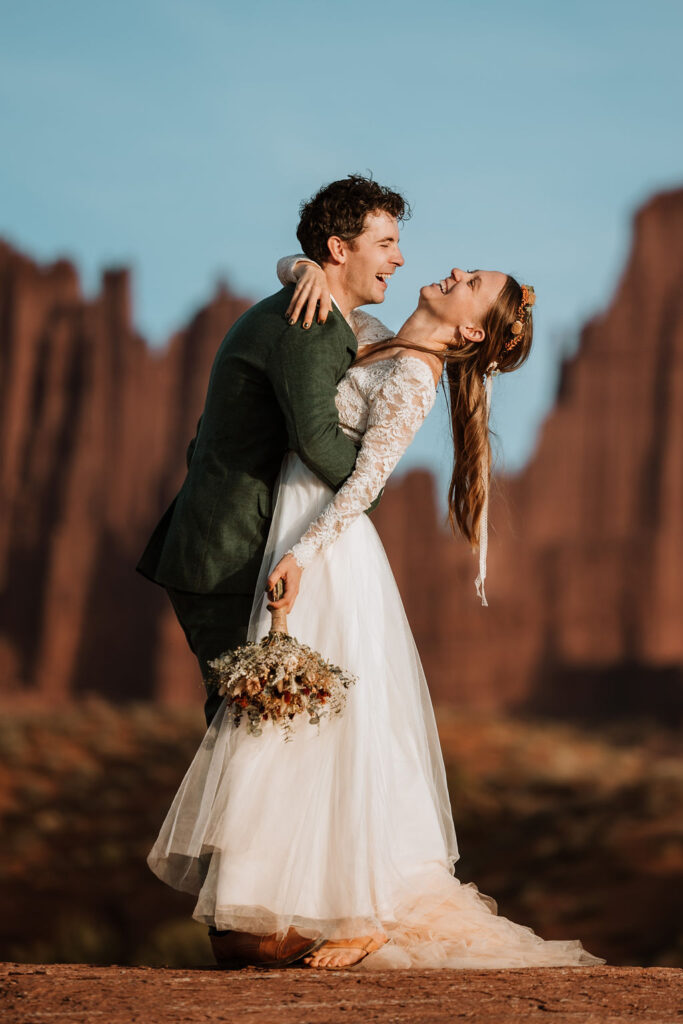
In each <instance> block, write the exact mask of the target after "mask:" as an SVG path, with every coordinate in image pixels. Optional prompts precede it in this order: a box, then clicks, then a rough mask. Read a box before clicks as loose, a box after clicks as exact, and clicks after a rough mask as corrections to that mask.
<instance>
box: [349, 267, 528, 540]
mask: <svg viewBox="0 0 683 1024" xmlns="http://www.w3.org/2000/svg"><path fill="white" fill-rule="evenodd" d="M521 302H522V288H521V285H520V284H519V283H518V282H517V281H516V280H515V279H514V277H510V275H509V274H508V275H507V277H506V279H505V284H504V285H503V287H502V288H501V290H500V292H499V293H498V297H497V298H496V300H495V302H494V303H493V304H492V306H491V307H490V308H489V310H488V312H487V313H486V316H485V317H484V320H483V323H482V328H483V330H484V334H485V337H484V340H483V341H479V342H474V341H466V340H465V339H464V338H463V337H461V336H460V334H459V332H456V336H455V337H454V340H453V343H452V344H451V345H449V346H448V349H447V351H446V353H445V365H444V370H445V373H446V378H447V381H448V398H449V402H448V404H449V412H450V421H451V437H452V439H453V472H452V475H451V482H450V486H449V488H448V521H449V523H450V526H451V529H452V531H453V533H454V534H456V535H457V534H458V533H461V534H462V535H463V536H464V537H466V539H467V540H468V541H469V543H470V545H471V546H472V548H473V550H476V549H477V548H478V547H479V535H480V525H481V514H482V510H483V507H484V495H485V493H486V489H487V488H488V485H489V481H490V473H491V470H490V466H491V440H490V436H489V433H490V431H489V426H488V416H487V412H486V396H485V389H484V377H485V374H486V371H487V369H488V367H489V366H490V365H491V363H492V362H496V363H497V364H498V370H499V371H500V372H501V373H511V372H512V371H513V370H516V369H517V368H518V367H519V366H521V365H522V363H524V362H525V361H526V359H527V357H528V355H529V352H530V351H531V343H532V340H533V333H534V326H533V316H532V312H531V308H530V307H527V308H526V313H525V317H524V330H523V332H522V334H521V335H513V334H512V332H511V327H512V325H513V323H514V322H515V321H516V320H517V316H518V311H519V308H520V305H521ZM515 339H517V340H515ZM397 341H398V342H399V346H400V347H401V348H410V349H416V350H417V351H420V352H429V353H430V354H431V355H434V350H433V349H428V348H425V347H424V346H423V345H418V344H416V343H413V342H410V341H407V340H405V341H404V340H403V338H398V339H396V338H389V339H387V340H386V341H376V342H372V343H370V344H369V345H365V346H364V347H363V352H362V354H361V355H359V356H358V357H357V358H356V360H355V361H354V366H355V365H358V364H359V363H362V362H364V361H365V360H366V359H368V358H370V356H372V355H374V354H375V353H376V352H381V351H382V350H383V349H390V348H396V347H397ZM513 341H514V344H513ZM506 344H507V345H508V346H509V347H508V348H507V349H506V347H505V346H506ZM485 474H486V476H485Z"/></svg>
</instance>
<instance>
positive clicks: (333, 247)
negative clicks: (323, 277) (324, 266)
mask: <svg viewBox="0 0 683 1024" xmlns="http://www.w3.org/2000/svg"><path fill="white" fill-rule="evenodd" d="M327 251H328V252H329V254H330V262H331V263H337V264H341V263H346V242H345V241H344V240H343V239H342V238H340V237H339V235H330V237H329V238H328V239H327Z"/></svg>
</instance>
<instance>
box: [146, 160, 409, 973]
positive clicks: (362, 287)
mask: <svg viewBox="0 0 683 1024" xmlns="http://www.w3.org/2000/svg"><path fill="white" fill-rule="evenodd" d="M406 212H407V208H406V204H405V202H404V200H403V198H402V197H401V196H400V195H398V193H396V192H393V191H391V190H390V189H388V188H384V187H382V186H381V185H379V184H377V182H374V181H372V180H370V179H367V178H363V177H361V176H359V175H350V176H349V177H348V178H345V179H342V180H340V181H335V182H332V184H330V185H327V186H326V187H325V188H323V189H321V190H320V191H319V192H318V193H317V195H315V196H314V197H313V198H312V199H311V200H310V201H309V202H308V203H306V204H305V205H304V206H302V209H301V219H300V223H299V227H298V229H297V237H298V238H299V241H300V243H301V245H302V248H303V251H304V253H305V254H306V256H308V257H309V258H310V259H312V260H314V261H316V262H318V263H319V264H320V265H321V266H322V267H323V270H324V271H325V275H326V277H327V280H328V284H329V286H330V292H331V293H332V296H333V297H334V302H335V306H334V308H333V309H332V310H331V311H330V313H329V315H327V316H325V312H326V311H322V310H321V315H320V316H319V317H318V319H317V321H316V320H315V318H314V316H313V315H312V314H313V310H312V309H311V308H310V305H309V307H308V308H307V311H306V316H305V321H304V325H303V329H302V328H300V327H299V326H298V325H297V324H296V315H297V314H296V313H294V315H292V309H291V308H290V307H291V306H292V298H293V289H292V288H291V287H289V288H283V289H282V290H281V291H279V292H277V293H276V294H274V295H271V296H269V297H268V298H266V299H264V300H263V301H262V302H259V303H258V304H257V305H255V306H253V307H252V308H251V309H249V310H248V311H247V312H246V313H245V314H244V315H243V316H242V317H240V319H239V320H238V321H237V322H236V323H235V324H234V325H233V326H232V327H231V329H230V330H229V331H228V333H227V334H226V336H225V338H224V339H223V341H222V343H221V345H220V347H219V349H218V352H217V354H216V358H215V360H214V363H213V367H212V370H211V376H210V379H209V386H208V391H207V396H206V403H205V406H204V411H203V413H202V416H201V419H200V421H199V424H198V430H197V435H196V437H195V438H194V439H193V441H192V442H191V443H190V446H189V448H188V452H187V476H186V478H185V481H184V483H183V485H182V487H181V489H180V491H179V493H178V495H177V496H176V497H175V499H174V500H173V502H172V504H171V505H170V507H169V508H168V509H167V511H166V512H165V514H164V516H163V517H162V519H161V521H160V522H159V524H158V525H157V527H156V529H155V530H154V533H153V534H152V537H151V539H150V541H149V543H148V545H147V547H146V549H145V551H144V553H143V555H142V557H141V559H140V561H139V563H138V565H137V569H138V571H139V572H141V573H142V574H143V575H145V576H147V577H148V578H149V579H151V580H153V581H154V582H155V583H158V584H160V585H161V586H163V587H165V588H166V591H167V593H168V595H169V598H170V600H171V603H172V604H173V607H174V609H175V612H176V615H177V616H178V619H179V621H180V624H181V626H182V627H183V629H184V631H185V635H186V637H187V640H188V643H189V645H190V647H191V649H192V651H193V652H194V653H195V655H196V656H197V659H198V661H199V665H200V668H201V671H202V676H203V678H204V680H205V683H206V687H207V700H206V704H205V714H206V721H207V724H209V723H210V722H211V719H212V718H213V716H214V714H215V713H216V711H217V710H218V708H219V706H220V703H221V700H222V698H221V697H220V696H219V695H218V693H217V692H216V690H215V689H214V688H212V687H211V685H210V682H209V667H208V662H209V661H211V660H212V659H214V658H216V657H218V656H219V655H220V654H222V653H224V652H225V651H226V650H230V649H232V648H235V647H237V646H239V645H240V644H242V643H244V642H245V641H246V639H247V630H248V625H249V616H250V613H251V607H252V603H253V598H254V590H255V587H256V582H257V578H258V573H259V569H260V566H261V561H262V558H263V554H264V551H265V546H266V541H267V538H268V530H269V526H270V521H271V518H272V502H273V488H274V484H275V480H276V477H277V474H278V471H279V469H280V465H281V463H282V459H283V457H284V455H285V452H286V451H287V450H288V449H292V450H294V451H295V452H296V453H297V454H298V455H299V457H300V458H301V459H302V461H303V462H304V463H305V464H306V465H307V466H308V467H309V468H310V469H311V470H312V471H313V472H314V473H315V474H316V475H317V476H318V477H319V478H320V479H321V480H322V481H323V482H324V483H326V484H328V486H329V487H331V488H332V489H333V490H334V491H337V490H338V489H339V488H340V487H341V485H342V484H343V483H344V481H345V480H346V479H347V477H348V476H349V475H350V473H351V472H352V470H353V468H354V463H355V460H356V455H357V451H358V449H357V447H356V445H355V444H354V442H353V441H352V440H351V439H350V438H349V437H347V435H346V434H344V432H343V431H342V429H341V427H340V426H339V418H338V414H337V407H336V405H335V395H336V390H337V385H338V383H339V381H340V380H341V378H342V377H343V376H344V374H345V373H346V371H347V369H348V368H349V366H350V365H351V363H352V362H353V360H354V358H355V356H356V351H357V347H358V346H357V342H356V338H355V335H354V333H353V331H352V330H351V328H350V327H349V325H348V323H347V321H346V319H345V318H346V317H347V316H348V315H349V313H350V312H351V310H352V309H354V308H356V307H357V306H362V305H366V304H368V303H378V302H382V301H383V300H384V294H385V292H386V288H387V279H388V277H389V276H390V275H391V274H393V273H394V271H395V270H396V268H397V267H399V266H402V264H403V257H402V255H401V252H400V249H399V246H398V225H399V222H400V221H401V220H403V219H404V218H405V217H406ZM321 321H322V322H321ZM379 497H380V495H378V497H377V498H376V499H375V501H374V502H373V504H372V505H371V506H370V509H369V510H368V511H370V510H371V509H372V508H374V507H375V506H376V505H377V502H378V501H379ZM211 939H212V944H213V946H214V952H215V953H216V957H217V959H218V960H219V962H226V961H227V960H236V961H237V962H248V963H261V964H265V963H270V964H280V965H282V964H284V963H289V962H291V961H292V960H294V959H298V958H299V957H300V956H303V955H305V954H306V953H307V952H309V951H310V949H311V948H312V943H311V941H310V940H308V939H302V937H301V936H298V935H297V934H296V933H295V932H293V930H292V934H290V935H288V936H287V937H286V939H285V940H283V941H280V942H277V940H276V939H275V937H270V936H266V937H259V936H249V935H246V934H244V933H236V932H229V933H216V932H215V930H214V931H212V935H211Z"/></svg>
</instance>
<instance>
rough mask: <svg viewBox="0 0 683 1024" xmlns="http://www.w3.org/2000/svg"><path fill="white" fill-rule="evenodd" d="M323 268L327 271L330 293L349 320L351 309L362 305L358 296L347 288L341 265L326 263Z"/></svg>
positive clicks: (342, 313)
mask: <svg viewBox="0 0 683 1024" xmlns="http://www.w3.org/2000/svg"><path fill="white" fill-rule="evenodd" d="M323 270H324V271H325V277H326V278H327V284H328V286H329V289H330V294H331V295H333V296H334V301H335V302H336V303H337V305H338V307H339V312H340V313H341V315H342V316H343V317H344V319H345V320H348V318H349V314H350V313H351V311H352V310H354V309H356V308H357V307H358V306H359V305H360V303H359V302H358V301H357V296H355V295H352V294H350V293H349V291H348V290H347V289H346V288H345V286H344V280H343V278H342V275H341V274H340V272H339V271H340V268H339V267H336V266H334V265H333V264H332V263H326V264H325V266H324V267H323Z"/></svg>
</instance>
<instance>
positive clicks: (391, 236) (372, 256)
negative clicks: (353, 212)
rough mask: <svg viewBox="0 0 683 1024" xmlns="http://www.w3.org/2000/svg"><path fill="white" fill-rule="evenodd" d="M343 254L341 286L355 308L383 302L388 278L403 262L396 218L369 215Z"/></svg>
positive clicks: (379, 214)
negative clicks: (342, 281)
mask: <svg viewBox="0 0 683 1024" xmlns="http://www.w3.org/2000/svg"><path fill="white" fill-rule="evenodd" d="M344 253H345V264H344V286H345V289H346V291H347V294H349V295H350V296H352V297H353V302H354V306H365V305H367V304H368V303H370V302H384V295H385V292H386V290H387V282H388V280H389V278H390V277H391V275H392V274H393V273H394V271H395V270H396V268H397V267H402V266H403V263H404V262H405V261H404V259H403V256H402V255H401V250H400V249H399V247H398V221H397V220H396V218H395V217H391V216H390V215H389V214H388V213H384V211H378V212H376V213H369V214H368V215H367V217H366V218H365V224H364V226H363V231H362V233H361V234H360V235H358V236H357V237H356V238H354V239H352V240H351V241H350V242H346V243H345V245H344Z"/></svg>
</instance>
